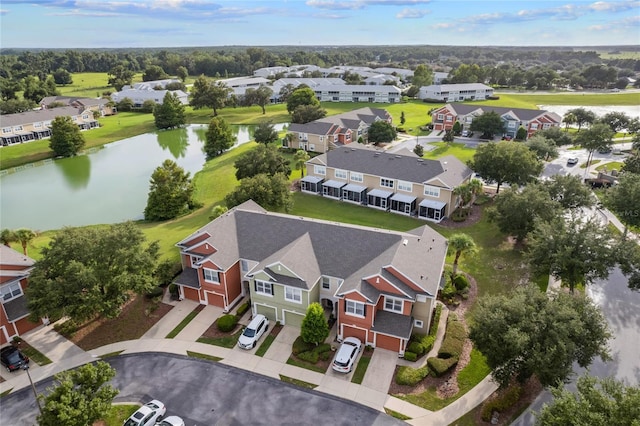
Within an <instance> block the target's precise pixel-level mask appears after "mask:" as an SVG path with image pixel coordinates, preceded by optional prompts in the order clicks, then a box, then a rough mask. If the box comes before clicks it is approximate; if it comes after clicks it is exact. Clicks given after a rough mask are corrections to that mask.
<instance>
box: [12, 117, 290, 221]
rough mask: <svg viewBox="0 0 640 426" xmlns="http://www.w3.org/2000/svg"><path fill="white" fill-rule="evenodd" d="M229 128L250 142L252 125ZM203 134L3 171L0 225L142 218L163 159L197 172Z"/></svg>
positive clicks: (176, 132)
mask: <svg viewBox="0 0 640 426" xmlns="http://www.w3.org/2000/svg"><path fill="white" fill-rule="evenodd" d="M283 126H284V125H283V124H279V125H276V126H275V127H276V129H278V130H281V129H282V128H283ZM232 127H233V130H234V132H235V133H236V134H237V142H236V145H235V146H238V145H240V144H242V143H245V142H248V141H250V140H251V139H252V138H253V126H232ZM206 130H207V126H205V125H191V126H188V127H186V128H182V129H173V130H166V131H159V132H154V133H147V134H144V135H139V136H135V137H132V138H129V139H123V140H121V141H118V142H114V143H110V144H107V145H104V146H102V147H100V148H96V149H93V150H91V151H90V152H87V153H84V154H82V155H78V156H76V157H71V158H63V159H59V160H54V161H46V162H41V163H37V164H35V165H27V166H25V167H22V168H19V170H18V171H16V172H14V173H7V174H5V175H3V176H2V177H0V227H1V228H2V229H4V228H9V229H17V228H29V229H33V230H37V231H45V230H49V229H59V228H62V227H64V226H83V225H92V224H99V223H117V222H122V221H125V220H138V219H142V218H143V212H144V208H145V206H146V204H147V196H148V193H149V180H150V178H151V174H152V173H153V171H154V170H155V169H156V168H157V167H158V166H160V165H161V164H162V162H163V161H164V160H167V159H170V160H173V161H175V162H176V163H177V164H178V165H179V166H180V167H182V168H183V169H184V170H185V171H187V172H189V173H191V177H193V175H194V174H195V173H196V172H198V171H200V170H201V169H202V166H203V165H204V163H205V155H204V153H203V151H202V148H203V146H204V139H205V133H206Z"/></svg>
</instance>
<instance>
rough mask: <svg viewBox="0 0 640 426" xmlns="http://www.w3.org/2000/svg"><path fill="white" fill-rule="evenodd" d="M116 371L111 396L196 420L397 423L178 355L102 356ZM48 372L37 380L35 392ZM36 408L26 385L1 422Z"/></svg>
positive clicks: (6, 404)
mask: <svg viewBox="0 0 640 426" xmlns="http://www.w3.org/2000/svg"><path fill="white" fill-rule="evenodd" d="M107 361H108V362H109V363H110V364H111V365H112V366H113V367H114V368H115V369H116V371H117V374H116V377H115V378H114V379H113V381H112V384H113V386H114V387H116V388H117V389H119V390H120V394H119V395H118V396H117V397H116V402H118V401H123V402H124V401H127V402H139V403H144V402H147V401H149V400H150V399H153V398H157V399H159V400H160V401H162V402H164V403H165V404H166V406H167V414H166V415H167V416H170V415H177V416H180V417H182V418H183V419H184V420H185V424H186V425H188V426H195V425H258V424H260V425H302V424H328V425H345V426H347V425H356V424H357V425H374V424H375V425H402V424H405V423H404V422H402V421H400V420H397V419H394V418H393V417H391V416H388V415H386V414H384V413H381V412H379V411H376V410H374V409H372V408H369V407H365V406H363V405H360V404H356V403H354V402H351V401H347V400H344V399H341V398H337V397H335V396H332V395H327V394H324V393H321V392H316V391H310V390H306V389H303V388H300V387H297V386H294V385H289V384H287V383H284V382H282V381H280V380H277V379H273V378H270V377H265V376H261V375H258V374H255V373H252V372H250V371H245V370H241V369H237V368H233V367H229V366H226V365H223V364H220V363H214V362H208V361H204V360H200V359H195V358H189V357H186V356H181V355H171V354H164V353H144V354H132V355H121V356H117V357H113V358H109V359H108V360H107ZM47 386H51V378H49V379H48V380H46V381H44V382H41V383H38V384H37V387H38V392H43V391H44V390H45V388H46V387H47ZM36 414H37V408H36V406H35V403H34V400H33V393H32V391H31V389H30V388H24V389H22V390H20V391H18V392H15V393H12V394H10V395H8V396H6V397H4V398H3V399H2V410H0V424H3V425H12V426H22V425H32V424H34V423H35V418H36Z"/></svg>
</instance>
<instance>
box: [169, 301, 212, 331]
mask: <svg viewBox="0 0 640 426" xmlns="http://www.w3.org/2000/svg"><path fill="white" fill-rule="evenodd" d="M203 309H204V305H198V306H196V307H195V309H194V310H193V311H191V312H189V314H188V315H187V316H186V317H184V318H183V320H182V321H180V324H178V325H176V327H175V328H174V329H173V330H171V331H170V332H169V334H167V336H166V337H165V339H173V338H174V337H176V336H177V335H178V334H179V333H180V332H181V331H182V330H184V328H185V327H186V326H187V324H189V323H190V322H191V320H193V319H194V318H195V317H196V315H198V314H199V313H200V311H202V310H203Z"/></svg>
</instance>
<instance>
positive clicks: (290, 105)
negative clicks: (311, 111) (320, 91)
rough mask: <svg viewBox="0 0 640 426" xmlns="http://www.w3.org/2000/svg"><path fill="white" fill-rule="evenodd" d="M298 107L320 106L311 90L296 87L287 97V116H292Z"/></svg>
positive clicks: (305, 87) (306, 87)
mask: <svg viewBox="0 0 640 426" xmlns="http://www.w3.org/2000/svg"><path fill="white" fill-rule="evenodd" d="M300 105H313V106H320V101H319V100H318V98H316V93H315V92H314V91H313V89H312V88H310V87H308V86H304V87H298V88H297V89H296V90H294V91H293V93H291V94H290V95H289V96H288V98H287V111H288V112H289V114H293V112H294V111H295V110H296V108H298V107H299V106H300Z"/></svg>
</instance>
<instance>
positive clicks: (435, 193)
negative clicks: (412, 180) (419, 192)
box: [424, 185, 440, 198]
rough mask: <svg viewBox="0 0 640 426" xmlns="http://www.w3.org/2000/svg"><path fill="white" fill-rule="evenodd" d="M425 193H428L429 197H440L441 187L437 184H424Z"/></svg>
mask: <svg viewBox="0 0 640 426" xmlns="http://www.w3.org/2000/svg"><path fill="white" fill-rule="evenodd" d="M424 195H428V196H429V197H436V198H439V197H440V188H438V187H437V186H431V185H425V186H424Z"/></svg>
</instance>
